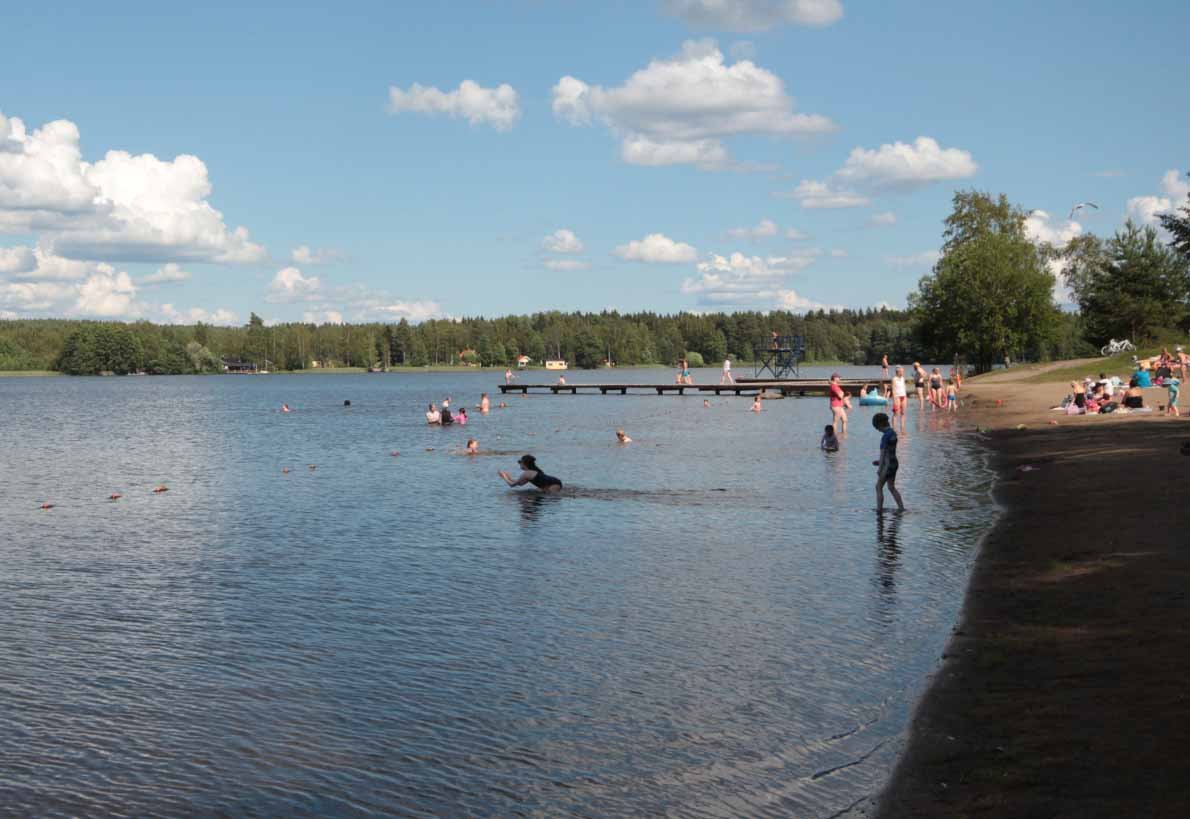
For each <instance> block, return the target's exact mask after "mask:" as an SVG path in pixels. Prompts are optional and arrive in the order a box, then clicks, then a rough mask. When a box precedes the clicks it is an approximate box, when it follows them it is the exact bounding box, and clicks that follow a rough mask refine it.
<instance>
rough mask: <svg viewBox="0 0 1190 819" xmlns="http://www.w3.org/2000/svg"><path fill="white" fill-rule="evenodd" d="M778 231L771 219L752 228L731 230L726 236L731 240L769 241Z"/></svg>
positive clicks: (761, 221)
mask: <svg viewBox="0 0 1190 819" xmlns="http://www.w3.org/2000/svg"><path fill="white" fill-rule="evenodd" d="M779 230H780V228H778V227H777V223H776V222H774V221H773V220H772V219H761V220H760V221H759V222H757V223H756V224H755V225H753V226H752V227H737V228H731V229H730V230H728V231H727V235H728V236H729V237H731V238H732V239H741V240H750V241H754V242H755V241H760V240H761V239H771V238H772V237H774V236H776V235H777V233H778V231H779ZM791 230H792V228H791ZM789 238H793V237H789Z"/></svg>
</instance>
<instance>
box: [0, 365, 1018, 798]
mask: <svg viewBox="0 0 1190 819" xmlns="http://www.w3.org/2000/svg"><path fill="white" fill-rule="evenodd" d="M740 369H742V368H740ZM840 371H841V372H842V374H843V375H844V376H845V377H866V376H869V375H870V376H874V375H876V374H878V372H879V370H878V368H840ZM827 373H829V370H815V369H813V368H803V375H806V376H819V375H824V374H827ZM737 374H739V373H738V372H737ZM524 377H525V378H526V379H527V380H534V381H545V380H547V379H548V380H553V378H554V376H553V375H546V374H544V373H536V374H531V375H525V376H524ZM695 377H696V379H697V380H699V381H702V382H706V381H718V378H719V373H718V371H717V370H715V371H712V370H702V371H697V372H696V373H695ZM623 379H632V380H636V381H641V382H653V381H657V382H661V383H668V382H672V380H673V372H672V370H636V371H617V373H616V380H623ZM567 380H568V381H571V382H575V381H583V380H586V381H598V380H607V375H606V373H594V372H590V373H584V372H581V371H571V372H569V373H567ZM501 381H502V378H501V376H500V375H499V374H495V373H490V372H485V373H481V372H468V373H459V374H455V373H449V374H440V373H425V374H421V373H413V374H409V373H400V374H384V375H316V374H311V375H268V376H207V377H159V378H158V377H148V378H135V377H126V378H53V379H49V378H46V379H0V453H2V455H0V459H2V460H0V510H2V515H3V520H4V526H3V533H2V534H0V561H2V566H3V570H2V572H0V622H2V623H3V628H2V629H0V668H2V669H3V673H2V674H0V713H3V715H4V730H3V731H0V813H5V814H12V815H26V814H38V815H72V816H74V815H108V814H120V815H156V816H185V815H195V814H200V815H210V814H220V813H222V814H227V815H236V816H250V815H285V816H314V815H365V814H382V815H404V816H463V815H468V816H508V815H526V816H551V815H579V816H631V815H641V814H667V815H673V816H692V817H703V816H724V817H734V816H782V817H785V816H799V817H800V816H830V815H833V814H838V813H840V812H844V813H843V815H846V813H845V811H847V810H848V809H850V808H852V807H854V806H857V805H859V806H861V807H860V808H857V810H859V809H862V806H863V804H864V801H865V798H866V797H867V796H870V795H871V794H873V793H874V792H875V791H876V790H878V789H879V787H880V786H881V784H882V783H883V782H884V780H885V778H886V777H887V775H888V773H889V769H890V766H891V765H892V763H893V761H894V759H895V756H896V754H897V752H898V751H899V750H900V746H901V743H902V741H903V737H904V734H905V731H906V728H907V721H908V718H909V715H910V712H911V709H912V707H913V705H914V702H915V700H916V698H917V697H918V696H919V695H920V693H921V691H922V688H923V685H924V684H925V682H926V677H927V675H928V674H929V673H930V672H931V671H932V670H933V669H934V667H935V665H936V663H937V661H938V658H939V655H940V654H941V652H942V649H943V647H944V645H945V643H946V640H947V637H948V634H949V631H950V628H951V627H952V625H953V624H954V622H955V620H956V618H957V615H958V610H959V607H960V604H961V601H962V596H963V591H964V588H965V585H966V581H967V577H968V572H969V568H970V564H971V561H972V558H973V555H974V551H975V549H976V546H977V542H978V539H979V537H980V536H981V534H982V533H983V532H984V531H985V530H986V529H987V528H988V527H989V526H990V524H991V522H992V520H993V519H994V517H995V508H994V506H993V504H992V502H991V500H990V496H989V489H990V484H991V474H990V472H989V471H988V469H987V468H986V465H985V464H984V461H983V456H982V454H981V451H980V449H979V447H978V446H977V444H976V442H975V441H974V440H973V439H972V437H971V436H970V434H968V433H963V432H961V431H959V430H958V429H957V422H956V419H955V418H954V417H953V416H946V415H944V414H943V413H929V412H925V413H922V412H919V411H917V410H916V407H914V408H913V409H912V410H911V412H910V415H909V419H908V424H907V427H906V431H905V433H904V434H902V436H901V444H900V448H899V455H900V461H901V470H900V475H899V478H898V485H899V486H900V488H901V490H902V493H903V494H904V496H905V500H906V504H907V505H908V507H909V512H908V513H906V514H905V515H903V516H895V515H891V514H886V515H885V516H884V517H883V518H879V519H878V518H877V516H876V515H875V513H874V497H873V484H874V480H875V469H874V468H873V467H872V465H871V461H872V460H873V459H874V458H876V457H877V454H878V444H879V434H878V433H877V432H876V431H875V430H874V429H873V428H872V426H871V422H870V421H871V416H872V415H873V414H874V412H875V410H872V409H870V408H866V407H865V408H857V409H856V411H854V412H853V413H852V424H851V429H850V435H849V437H848V438H847V439H846V440H844V442H843V445H842V449H841V451H839V452H838V453H834V454H824V453H823V452H821V451H819V449H818V441H819V437H820V436H821V433H822V427H823V425H824V424H826V423H828V422H829V420H830V418H829V411H828V409H827V402H826V400H825V399H822V398H805V399H786V400H779V401H766V402H764V412H762V413H759V414H754V413H749V412H747V408H748V406H749V404H750V399H747V398H735V397H727V396H724V397H722V398H715V397H711V398H710V402H711V407H710V408H709V409H708V408H704V407H703V401H702V397H701V396H699V397H695V396H686V397H678V396H666V397H656V396H646V395H640V396H619V395H609V396H599V395H592V396H586V395H580V396H551V395H530V396H529V397H527V398H521V397H519V396H509V397H508V398H505V399H502V397H501V396H500V394H499V391H498V389H497V384H498V383H499V382H501ZM483 391H487V392H489V393H491V395H492V403H493V410H492V412H491V414H490V415H487V416H481V415H480V414H479V413H478V411H475V412H473V413H472V415H471V419H472V420H471V422H470V423H469V424H468V425H467V426H466V427H458V426H456V427H453V428H447V429H440V428H430V427H428V426H427V425H426V424H425V419H424V415H423V413H424V411H425V408H426V405H427V404H428V403H429V402H431V401H440V400H441V399H442V398H443V397H445V396H447V395H450V396H452V397H453V399H454V400H453V402H452V403H453V405H454V406H456V407H457V406H460V405H466V406H467V407H468V408H471V407H474V406H475V405H476V404H478V400H479V397H480V393H481V392H483ZM344 400H350V401H351V406H350V407H349V408H348V407H344V406H343V402H344ZM501 400H505V401H507V403H508V407H507V408H506V409H498V408H496V405H498V404H499V403H500V401H501ZM283 402H284V403H287V404H289V406H290V407H292V408H293V411H292V412H291V413H289V414H281V413H280V412H278V409H279V407H280V406H281V404H282V403H283ZM618 427H622V428H624V429H625V430H626V431H627V433H628V434H629V435H630V436H631V437H632V438H633V439H634V442H633V443H632V444H629V445H627V446H620V445H617V443H616V440H615V435H614V432H615V429H616V428H618ZM468 437H474V438H476V439H477V440H478V441H479V443H480V446H481V448H482V449H483V450H485V451H487V452H488V453H492V454H484V455H481V456H478V457H466V456H463V455H461V454H458V453H459V451H461V450H462V448H463V446H464V445H465V442H466V440H467V438H468ZM394 452H398V453H399V455H394V454H392V453H394ZM524 452H531V453H533V454H534V455H536V456H537V459H538V461H539V463H540V465H541V467H542V468H543V469H544V470H545V471H547V472H549V473H550V474H553V475H557V476H558V477H560V478H561V479H562V480H563V481H565V482H566V484H567V493H566V494H564V495H563V496H561V497H542V496H539V495H535V494H532V493H526V492H523V491H521V492H517V491H513V490H510V489H508V488H507V487H506V486H505V485H504V484H503V483H502V482H501V481H500V479H499V478H498V477H497V475H496V472H497V470H498V469H507V470H512V471H514V472H515V462H516V458H517V457H518V456H519V455H520V454H521V453H524ZM311 465H314V466H315V467H316V468H314V469H311V468H310V466H311ZM283 469H289V470H290V471H289V472H288V473H285V472H283ZM159 484H163V485H165V486H168V487H169V491H168V492H164V493H154V492H153V491H152V490H153V489H154V487H156V486H157V485H159ZM112 493H121V494H122V495H123V497H122V498H121V499H119V500H118V501H110V500H108V497H109V495H111V494H112ZM47 502H48V503H52V504H54V507H53V508H52V509H49V510H42V509H41V508H39V507H40V506H41V504H43V503H47ZM889 503H891V499H890V500H889Z"/></svg>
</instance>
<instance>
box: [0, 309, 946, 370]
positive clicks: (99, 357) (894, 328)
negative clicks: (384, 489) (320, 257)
mask: <svg viewBox="0 0 1190 819" xmlns="http://www.w3.org/2000/svg"><path fill="white" fill-rule="evenodd" d="M773 332H776V333H779V334H781V335H800V336H802V337H803V338H804V339H805V344H806V357H807V361H810V362H815V361H828V362H849V363H876V362H878V361H879V360H880V357H881V356H882V355H888V356H890V358H895V359H897V360H903V361H908V360H912V359H914V358H920V357H922V356H923V355H924V354H925V351H924V350H923V348H922V347H921V346H920V345H919V344H918V342H917V341H916V339H915V336H914V328H913V321H912V317H911V316H910V314H909V313H908V312H907V311H904V310H893V309H868V310H841V311H834V312H823V311H818V312H813V313H809V314H806V315H799V314H794V313H789V312H773V313H760V312H740V313H714V314H693V313H678V314H676V315H660V314H656V313H651V312H639V313H618V312H600V313H583V312H575V313H562V312H543V313H535V314H533V315H523V316H504V317H500V318H483V317H472V318H461V319H435V320H429V321H425V322H422V323H420V324H416V325H414V324H410V323H409V322H407V321H401V322H398V323H395V324H386V323H368V324H320V325H315V324H308V323H301V322H295V323H283V324H275V325H272V326H268V325H266V324H265V323H264V322H263V321H262V320H261V319H260V317H259V316H257V315H255V314H253V315H252V317H251V318H250V319H249V321H248V323H247V324H245V325H244V326H242V327H218V326H212V325H208V324H203V323H198V324H194V325H159V324H152V323H150V322H145V321H139V322H132V323H121V322H98V321H77V320H68V319H28V320H25V319H16V320H9V321H0V370H59V371H61V372H65V373H71V374H88V373H99V372H114V373H128V372H146V373H150V374H178V373H203V372H220V371H222V369H223V360H224V359H231V360H242V361H247V362H252V363H255V364H257V365H258V366H260V367H262V368H264V367H267V368H269V369H275V370H302V369H309V368H312V367H374V366H411V367H424V366H468V365H472V366H474V365H482V366H494V367H504V366H511V365H515V363H516V360H517V358H518V357H520V356H522V355H523V356H528V357H529V358H530V359H532V361H533V362H534V363H541V362H543V361H544V360H546V359H548V358H563V359H565V360H566V361H568V362H569V363H570V364H571V365H572V366H576V367H585V368H591V367H599V366H602V365H603V364H604V363H605V362H606V361H608V360H610V361H612V362H614V363H615V364H616V365H617V366H637V365H665V366H669V365H672V364H674V363H676V362H677V361H678V360H680V359H682V358H689V359H691V360H693V361H695V362H697V361H698V360H700V359H701V360H704V361H706V362H710V363H714V364H716V365H717V363H718V362H719V361H722V360H723V359H725V358H729V357H730V358H733V359H735V360H738V361H749V360H752V359H754V358H755V357H756V356H757V355H758V353H757V351H758V350H762V349H764V348H766V347H767V346H768V345H769V342H770V338H771V334H772V333H773Z"/></svg>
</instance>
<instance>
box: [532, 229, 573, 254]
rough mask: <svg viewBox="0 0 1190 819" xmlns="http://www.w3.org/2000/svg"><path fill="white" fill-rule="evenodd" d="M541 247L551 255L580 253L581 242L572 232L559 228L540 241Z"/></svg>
mask: <svg viewBox="0 0 1190 819" xmlns="http://www.w3.org/2000/svg"><path fill="white" fill-rule="evenodd" d="M541 246H542V247H543V248H545V249H546V250H548V251H550V252H551V253H582V252H583V242H582V240H581V239H579V238H578V236H575V235H574V231H573V230H569V229H567V228H560V229H559V230H555V231H554V232H553V233H551V234H550V235H549V236H546V237H545V238H544V239H542V240H541Z"/></svg>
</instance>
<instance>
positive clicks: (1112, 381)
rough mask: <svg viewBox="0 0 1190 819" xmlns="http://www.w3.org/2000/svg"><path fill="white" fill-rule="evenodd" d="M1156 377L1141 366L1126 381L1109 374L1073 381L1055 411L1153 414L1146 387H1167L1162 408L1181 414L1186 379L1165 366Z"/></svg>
mask: <svg viewBox="0 0 1190 819" xmlns="http://www.w3.org/2000/svg"><path fill="white" fill-rule="evenodd" d="M1156 372H1157V373H1159V374H1158V375H1157V376H1156V378H1154V377H1153V376H1152V374H1151V371H1150V370H1149V369H1146V368H1145V367H1143V366H1141V365H1140V364H1138V365H1137V368H1136V370H1135V371H1134V372H1133V373H1132V375H1131V377H1130V378H1129V379H1128V383H1127V384H1125V383H1124V381H1123V379H1121V378H1119V377H1118V376H1114V375H1113V376H1110V377H1109V376H1108V375H1107V373H1105V372H1101V373H1099V378H1098V379H1095V378H1092V377H1090V376H1087V377H1086V378H1083V379H1082V380H1081V381H1079V380H1074V381H1071V382H1070V393H1069V394H1068V395H1067V396H1066V397H1065V398H1064V399H1062V402H1061V403H1060V404H1058V406H1056V407H1054V409H1055V410H1060V411H1062V412H1065V413H1066V414H1067V415H1107V414H1109V413H1133V412H1137V413H1151V412H1152V411H1153V408H1152V407H1150V406H1147V405H1146V404H1145V392H1144V391H1145V390H1146V389H1148V388H1152V387H1164V388H1165V389H1166V390H1167V398H1166V403H1165V406H1164V407H1163V408H1162V407H1159V408H1158V409H1162V410H1163V411H1164V413H1165V414H1166V415H1174V416H1178V415H1181V411H1180V410H1179V409H1178V395H1179V392H1180V391H1181V386H1182V379H1181V378H1179V377H1178V376H1177V375H1174V374H1173V373H1174V372H1175V370H1173V369H1171V368H1169V367H1168V366H1167V367H1162V368H1161V369H1158V370H1156Z"/></svg>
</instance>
